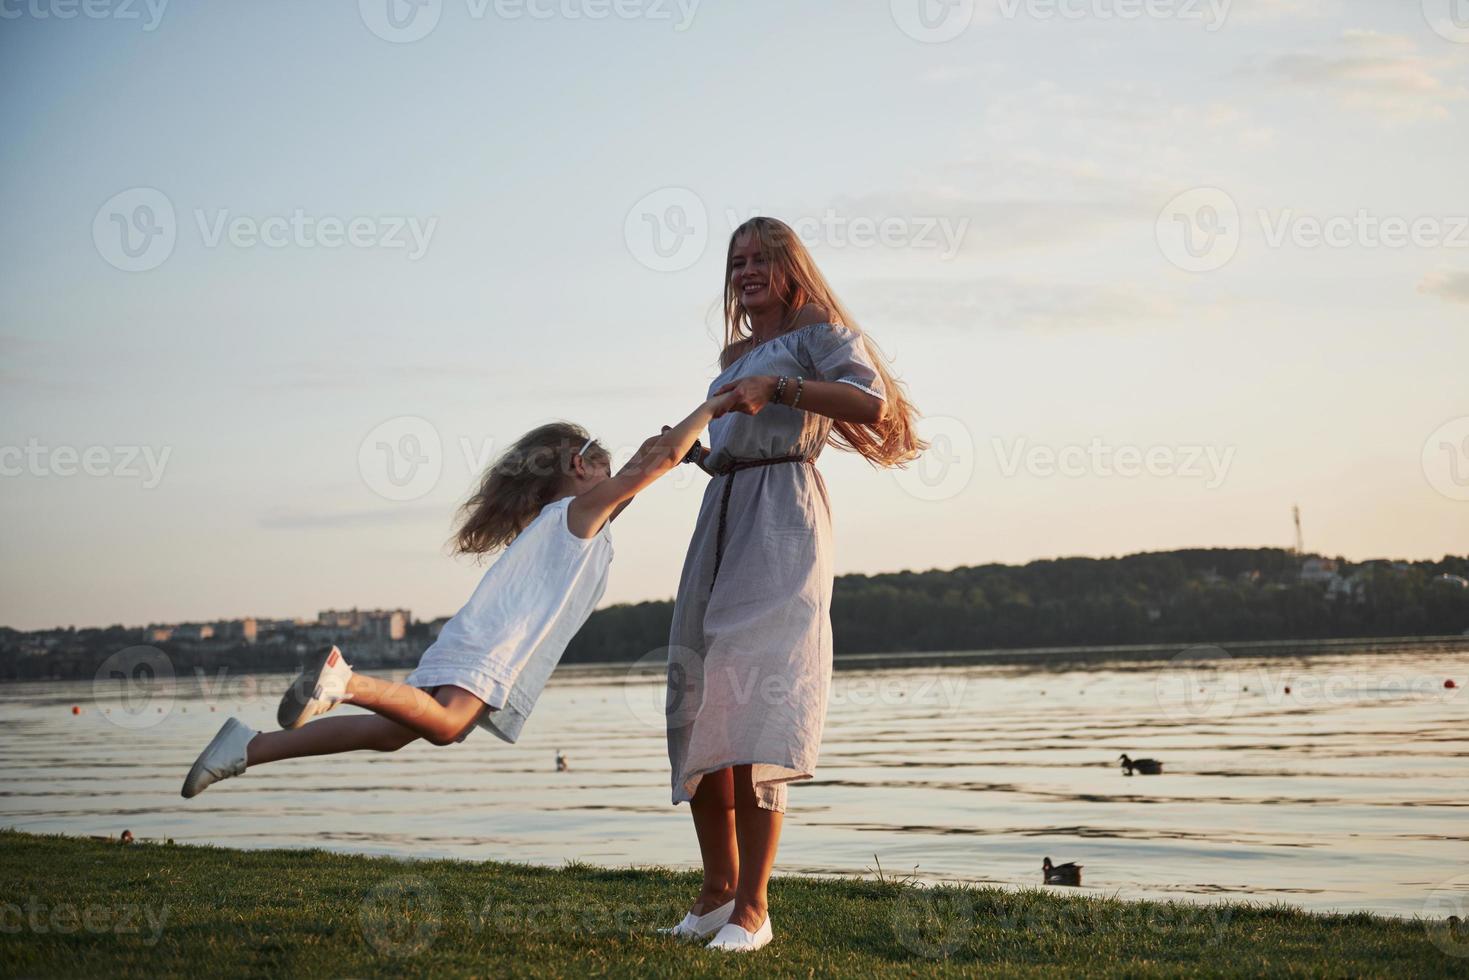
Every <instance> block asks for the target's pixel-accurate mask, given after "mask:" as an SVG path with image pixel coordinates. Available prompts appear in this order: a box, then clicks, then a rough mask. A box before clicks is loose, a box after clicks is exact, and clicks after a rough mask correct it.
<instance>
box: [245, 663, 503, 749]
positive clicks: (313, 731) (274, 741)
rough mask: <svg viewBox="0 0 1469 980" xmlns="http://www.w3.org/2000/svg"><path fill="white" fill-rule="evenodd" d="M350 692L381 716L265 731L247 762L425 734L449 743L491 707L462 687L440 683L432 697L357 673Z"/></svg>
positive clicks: (400, 742) (375, 745) (392, 745)
mask: <svg viewBox="0 0 1469 980" xmlns="http://www.w3.org/2000/svg"><path fill="white" fill-rule="evenodd" d="M347 692H348V693H349V694H351V695H352V703H354V704H357V705H359V706H361V707H364V708H369V709H371V710H373V711H376V712H378V714H379V715H380V716H381V717H370V718H319V719H317V720H316V721H313V722H311V723H310V724H307V725H303V726H302V727H300V728H296V729H292V730H288V731H281V732H261V733H260V734H258V735H256V736H255V737H254V738H252V739H251V740H250V745H249V747H248V748H247V749H246V750H245V764H246V765H247V766H251V767H254V766H258V765H260V764H261V763H264V762H277V761H279V760H281V759H297V758H300V757H302V756H307V755H333V754H335V753H337V752H354V751H356V750H358V749H374V750H376V751H378V752H396V751H398V750H399V749H401V748H402V747H403V746H405V745H407V744H408V743H409V742H413V741H415V740H417V739H420V738H427V739H428V740H429V741H430V742H433V743H434V744H435V745H449V744H452V743H453V742H455V741H457V740H458V739H459V738H461V737H462V736H463V735H464V733H465V732H467V731H468V730H469V729H470V728H472V727H473V726H474V723H475V722H477V721H478V720H479V718H480V716H481V715H483V714H484V712H485V703H484V702H483V701H481V700H480V699H479V698H477V697H475V696H474V695H473V694H470V693H469V692H468V691H466V690H464V689H463V688H462V687H450V686H445V687H440V688H437V689H436V690H435V691H434V693H433V695H432V696H430V695H429V694H428V693H427V692H425V691H422V690H419V689H418V688H416V687H407V686H405V685H403V684H396V683H393V682H391V681H382V680H378V679H377V678H375V677H366V676H364V675H362V674H353V675H352V680H351V682H350V683H349V684H348V685H347ZM359 692H360V694H359ZM395 715H396V716H402V717H404V718H408V717H411V718H412V719H413V722H414V724H409V723H407V722H406V721H399V720H397V718H395Z"/></svg>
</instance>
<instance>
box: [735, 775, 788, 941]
mask: <svg viewBox="0 0 1469 980" xmlns="http://www.w3.org/2000/svg"><path fill="white" fill-rule="evenodd" d="M733 771H734V818H735V837H736V838H737V839H738V841H739V861H740V865H739V867H740V873H739V879H738V885H737V887H736V888H735V907H734V913H733V914H732V915H731V916H730V919H729V921H730V922H732V923H733V924H735V925H737V926H739V927H740V928H742V929H744V930H746V931H747V932H754V931H755V930H756V929H759V928H760V924H761V923H762V922H764V921H765V917H766V915H768V914H769V904H768V902H767V899H766V894H765V890H766V886H767V885H769V884H770V870H771V868H773V867H775V851H776V849H777V848H778V847H779V846H780V828H781V825H782V822H783V820H784V817H785V814H783V813H781V812H780V811H779V810H767V809H765V808H764V807H762V806H760V802H759V798H758V797H756V795H755V783H754V781H753V780H752V779H751V778H750V767H749V766H735V767H734V770H733Z"/></svg>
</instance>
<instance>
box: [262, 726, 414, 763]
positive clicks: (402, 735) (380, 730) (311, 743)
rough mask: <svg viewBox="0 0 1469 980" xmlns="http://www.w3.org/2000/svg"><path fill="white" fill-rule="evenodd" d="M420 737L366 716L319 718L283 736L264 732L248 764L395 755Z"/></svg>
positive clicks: (286, 732)
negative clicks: (367, 752) (365, 753)
mask: <svg viewBox="0 0 1469 980" xmlns="http://www.w3.org/2000/svg"><path fill="white" fill-rule="evenodd" d="M416 741H418V735H417V734H416V733H414V732H413V731H410V730H409V729H407V728H404V727H403V726H402V725H400V724H398V723H397V722H396V721H389V720H388V719H386V718H379V717H377V716H376V715H367V716H366V717H359V718H318V719H317V720H316V721H313V722H311V723H310V724H309V725H303V726H302V727H300V728H296V729H292V730H287V731H283V732H261V733H259V734H258V735H256V736H255V737H254V738H252V739H250V745H249V747H247V748H246V749H245V764H246V765H247V766H249V767H250V768H251V769H254V768H255V767H256V766H258V765H261V764H262V763H266V762H278V761H280V760H281V759H299V758H301V757H302V756H307V755H333V754H335V753H337V752H354V751H356V750H358V749H374V750H376V751H378V752H396V751H398V750H399V749H401V748H402V747H403V746H405V745H407V744H408V743H409V742H416Z"/></svg>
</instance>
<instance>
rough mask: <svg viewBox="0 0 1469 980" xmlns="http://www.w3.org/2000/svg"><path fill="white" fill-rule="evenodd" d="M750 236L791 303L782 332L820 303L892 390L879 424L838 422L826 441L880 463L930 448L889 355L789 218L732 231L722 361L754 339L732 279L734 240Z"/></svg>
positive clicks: (755, 221)
mask: <svg viewBox="0 0 1469 980" xmlns="http://www.w3.org/2000/svg"><path fill="white" fill-rule="evenodd" d="M745 235H754V236H755V237H756V239H757V240H758V241H759V242H760V248H761V250H762V251H763V252H764V253H765V255H766V257H767V259H768V261H769V262H770V288H771V289H772V290H774V292H775V294H776V295H777V296H779V297H780V298H781V301H782V302H783V303H784V304H785V307H786V322H785V323H784V325H783V326H782V328H781V332H782V333H784V332H785V331H787V330H790V329H791V328H792V327H793V326H794V325H795V322H796V318H797V316H799V314H800V312H801V310H802V308H803V307H806V306H809V305H813V304H814V305H816V306H819V307H821V308H823V309H824V310H825V311H826V314H827V317H828V319H829V320H830V321H831V322H832V323H835V324H839V325H841V326H844V327H847V328H848V329H850V330H853V331H855V332H856V333H857V334H858V335H860V336H861V337H862V345H863V347H865V348H866V350H867V356H868V358H870V359H871V361H872V363H873V366H874V367H876V368H877V374H878V377H879V378H881V379H882V388H883V391H884V392H885V393H886V395H887V411H886V413H885V414H884V416H883V419H882V421H881V422H878V423H877V424H875V425H860V424H857V423H855V422H834V423H833V424H832V427H831V432H830V434H829V435H828V436H827V444H828V445H831V446H833V447H835V448H837V449H846V450H850V451H851V452H854V453H857V454H859V455H861V456H862V457H864V458H865V459H867V460H868V461H869V462H871V463H873V464H875V465H877V466H903V465H906V464H907V463H908V462H910V461H912V460H913V459H914V458H916V457H917V456H918V454H919V453H921V452H923V450H925V449H927V448H928V444H927V443H926V442H924V441H923V440H922V439H920V438H919V437H918V433H917V431H916V429H915V425H916V422H917V417H918V412H917V410H916V409H914V407H913V404H912V403H911V402H910V401H908V394H907V391H906V390H905V388H904V386H903V384H902V382H900V381H898V380H897V379H896V378H894V377H893V375H892V372H891V370H889V368H888V364H887V358H886V357H884V356H883V353H882V351H881V350H880V349H879V348H878V346H877V345H876V344H875V343H873V341H872V338H871V337H868V336H867V335H866V334H865V333H863V332H862V329H861V328H860V327H858V326H857V321H856V320H854V319H853V318H852V314H851V313H849V312H848V311H847V308H846V307H845V306H843V305H842V301H841V300H839V299H838V298H837V295H836V292H835V291H834V290H833V289H832V288H831V285H830V284H829V283H828V282H827V281H826V277H825V276H823V275H822V274H821V270H820V269H818V268H817V267H816V260H815V259H813V258H812V257H811V252H810V251H809V250H808V249H807V248H806V245H805V243H804V242H802V241H801V238H800V236H799V235H797V234H796V233H795V231H794V230H793V229H792V228H791V227H790V226H789V225H787V224H786V223H785V222H784V221H780V220H778V219H776V218H767V217H758V218H751V219H750V220H748V221H746V222H745V223H744V224H742V225H740V226H739V227H738V228H736V229H735V230H734V234H732V235H730V236H729V249H728V251H727V252H726V253H725V258H724V351H723V353H722V354H721V355H720V366H721V367H729V365H730V364H732V363H734V360H735V359H736V357H738V356H739V355H740V354H741V353H743V352H744V351H745V350H746V349H748V347H749V345H750V343H751V342H752V340H753V331H752V329H751V327H750V317H749V314H748V313H747V312H746V311H745V307H744V303H743V302H742V300H741V299H740V296H739V295H738V294H737V293H736V292H735V289H734V284H733V283H732V282H731V281H730V266H731V265H732V263H733V259H734V249H735V243H736V242H738V241H739V240H740V239H741V238H742V237H744V236H745ZM813 421H814V420H813Z"/></svg>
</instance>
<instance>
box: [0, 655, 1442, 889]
mask: <svg viewBox="0 0 1469 980" xmlns="http://www.w3.org/2000/svg"><path fill="white" fill-rule="evenodd" d="M1466 664H1469V661H1466V657H1465V654H1464V652H1463V651H1458V652H1432V653H1421V652H1420V653H1371V654H1367V653H1362V654H1346V655H1337V654H1332V655H1329V656H1326V655H1322V656H1316V657H1310V658H1273V659H1261V660H1249V659H1241V658H1234V659H1232V660H1231V659H1227V658H1225V659H1221V660H1218V661H1216V662H1214V663H1213V664H1193V665H1189V666H1184V665H1179V664H1170V663H1169V662H1152V663H1131V664H1110V665H1107V666H1106V667H1102V668H1096V667H1091V668H1087V669H1084V670H1082V669H1077V668H1075V667H1067V666H1058V665H1046V664H1035V665H1031V666H1014V665H1007V666H999V665H978V666H974V665H970V666H953V667H924V668H913V667H907V668H896V669H886V670H860V671H839V672H838V673H837V675H836V679H835V682H834V686H833V691H832V707H831V713H830V717H829V720H828V724H827V730H826V739H825V744H824V746H823V751H822V759H821V767H820V770H819V772H818V773H817V778H816V779H815V780H814V781H812V782H808V783H803V784H798V785H796V786H794V787H793V788H792V790H791V811H790V814H789V816H788V819H787V823H786V831H785V836H784V839H783V842H782V846H781V853H780V858H779V862H778V865H777V870H778V872H781V873H794V872H814V873H830V874H848V875H850V874H863V873H866V872H867V871H868V870H869V869H873V868H874V867H876V862H878V861H880V862H881V866H882V868H883V870H884V871H885V872H887V873H898V874H907V873H912V872H913V870H914V869H915V868H916V869H917V873H918V875H919V877H920V878H922V879H924V880H928V881H939V880H963V881H971V882H981V883H995V884H1004V885H1017V886H1018V885H1037V884H1039V883H1040V864H1041V859H1042V858H1043V857H1045V856H1048V855H1049V856H1050V857H1052V858H1053V859H1054V860H1056V861H1057V862H1058V863H1059V862H1064V861H1078V862H1080V863H1082V864H1083V865H1085V872H1084V878H1083V882H1084V884H1083V889H1082V890H1083V891H1085V892H1090V893H1094V894H1104V895H1120V896H1122V897H1164V898H1185V899H1193V900H1201V901H1207V900H1212V899H1218V898H1221V897H1223V898H1230V899H1251V900H1257V901H1266V902H1274V901H1285V902H1289V903H1291V904H1296V905H1301V906H1305V907H1308V908H1314V909H1367V910H1373V911H1378V912H1384V913H1391V914H1399V915H1411V914H1416V913H1420V912H1422V911H1423V910H1424V903H1425V900H1427V899H1428V898H1429V896H1430V894H1432V893H1434V891H1435V889H1438V890H1439V891H1440V893H1442V890H1443V889H1444V888H1445V887H1448V888H1463V887H1464V885H1465V884H1466V883H1469V879H1465V878H1462V877H1461V878H1459V879H1458V883H1457V884H1455V883H1454V879H1455V877H1456V876H1460V875H1463V873H1464V872H1465V870H1466V868H1465V863H1466V859H1469V822H1466V818H1469V778H1466V776H1469V725H1466V717H1465V715H1466V711H1465V708H1466V705H1469V701H1466V698H1465V696H1464V691H1463V689H1462V688H1463V685H1464V684H1465V683H1466V680H1469V677H1466V674H1469V670H1466ZM1451 677H1452V678H1457V682H1458V684H1459V688H1458V689H1456V690H1449V689H1445V688H1444V686H1443V685H1444V679H1445V678H1451ZM287 680H288V678H286V677H282V676H262V677H248V676H246V677H240V676H234V677H222V678H220V677H211V678H206V679H203V680H201V679H200V678H198V677H187V678H180V679H178V680H176V681H175V682H174V683H172V684H155V685H149V686H147V687H146V688H140V687H139V686H138V685H132V686H131V687H129V688H126V689H124V688H122V687H121V685H120V684H114V683H109V682H102V683H100V684H95V685H94V683H92V682H62V683H21V684H7V685H0V717H3V720H4V722H5V723H4V725H3V726H0V775H3V786H0V826H10V827H14V828H16V829H19V830H28V831H47V832H62V833H68V834H113V835H115V834H117V833H119V832H120V831H121V830H122V829H123V828H129V829H131V830H132V831H133V833H134V834H135V835H137V836H138V837H143V838H167V837H172V838H173V839H174V840H176V841H179V842H208V843H215V844H223V845H229V846H235V847H311V846H319V847H326V848H331V849H335V850H343V851H355V852H372V853H388V854H397V855H404V856H446V855H447V856H454V857H461V858H470V859H479V860H489V859H493V860H512V861H529V862H537V863H545V864H552V865H556V864H560V863H562V862H564V861H567V860H570V859H576V860H579V861H585V862H589V863H593V864H601V865H614V866H627V865H648V864H659V865H672V866H687V867H695V866H697V863H698V851H697V847H696V845H695V841H694V835H693V830H692V825H691V824H690V822H689V818H688V814H687V809H686V808H683V807H679V808H674V807H672V806H670V805H669V803H668V799H669V791H668V775H667V757H666V755H665V751H664V741H663V734H662V728H661V724H662V721H661V719H662V699H663V684H662V680H661V677H660V676H658V675H655V674H649V673H637V672H629V671H627V670H624V669H615V670H608V669H605V668H604V669H564V670H562V671H561V672H559V673H558V674H557V676H556V678H555V679H554V680H553V682H552V684H551V686H550V687H548V688H547V690H546V693H545V695H544V696H543V698H542V701H541V704H540V707H539V708H538V710H537V713H536V715H535V717H533V718H532V719H531V721H530V723H529V724H528V725H527V726H526V731H525V734H524V736H523V737H522V740H521V742H520V743H519V744H518V745H513V746H512V745H506V744H505V743H503V742H501V741H499V740H498V739H496V738H494V737H493V736H492V735H490V734H489V733H487V732H482V731H479V732H476V733H474V734H473V735H472V736H471V737H470V738H469V739H468V740H467V741H466V742H464V743H463V744H461V745H457V746H453V747H451V748H447V749H441V748H435V747H433V746H429V745H426V744H418V745H414V746H411V747H409V748H407V749H405V750H403V751H402V752H399V753H396V754H392V755H379V754H372V753H360V754H353V755H348V756H336V757H331V758H325V759H315V760H293V761H290V762H285V763H279V764H274V765H270V766H263V767H260V768H259V769H257V770H254V771H251V772H249V773H247V774H246V775H245V776H243V777H241V778H239V779H234V780H229V781H227V782H225V783H222V784H219V785H217V786H215V787H213V788H211V789H210V790H209V791H208V792H206V793H204V794H203V795H202V796H200V797H198V798H196V799H194V800H191V801H185V800H182V799H180V797H179V795H178V791H179V785H180V784H181V782H182V780H183V777H184V774H185V772H187V770H188V768H189V765H190V764H191V763H192V761H193V759H194V757H195V755H196V754H197V753H198V751H199V749H200V748H201V747H202V746H203V745H204V743H205V742H206V741H207V740H208V739H209V737H210V736H212V735H213V733H214V731H215V730H216V729H217V728H218V726H219V725H220V723H221V722H222V721H223V720H224V718H225V717H227V716H228V715H229V714H237V715H240V716H241V717H242V718H243V719H244V720H246V721H247V722H248V723H250V724H251V725H253V726H255V727H264V726H267V725H272V724H273V719H274V715H275V702H276V696H277V695H278V692H279V691H280V690H281V689H282V688H283V687H284V685H285V683H286V681H287ZM1287 687H1289V688H1290V692H1289V693H1287V692H1286V688H1287ZM73 705H76V706H78V707H80V708H81V713H80V714H73V713H72V710H71V708H72V706H73ZM339 710H340V711H350V710H354V709H350V708H343V709H339ZM558 749H559V750H561V751H564V752H565V753H566V755H567V757H568V759H569V761H570V770H569V771H568V772H556V771H555V765H554V759H555V753H556V751H557V750H558ZM1123 752H1127V753H1130V754H1131V755H1133V756H1134V757H1138V756H1151V757H1156V758H1158V759H1161V760H1162V761H1163V763H1164V767H1165V769H1164V774H1163V775H1158V776H1134V777H1132V778H1128V777H1126V776H1124V775H1123V774H1122V772H1121V771H1120V769H1119V768H1118V765H1117V761H1116V760H1117V757H1118V755H1119V754H1121V753H1123Z"/></svg>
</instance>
